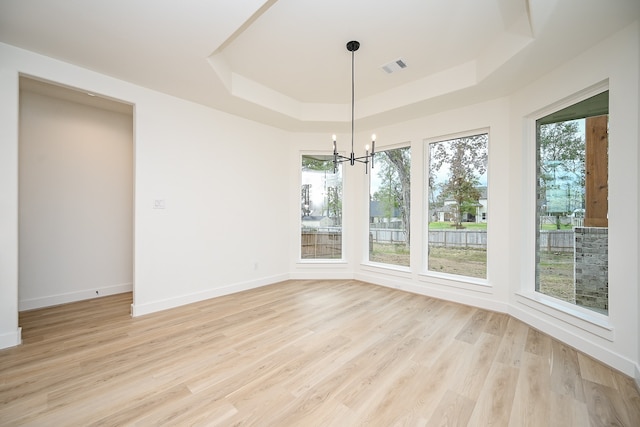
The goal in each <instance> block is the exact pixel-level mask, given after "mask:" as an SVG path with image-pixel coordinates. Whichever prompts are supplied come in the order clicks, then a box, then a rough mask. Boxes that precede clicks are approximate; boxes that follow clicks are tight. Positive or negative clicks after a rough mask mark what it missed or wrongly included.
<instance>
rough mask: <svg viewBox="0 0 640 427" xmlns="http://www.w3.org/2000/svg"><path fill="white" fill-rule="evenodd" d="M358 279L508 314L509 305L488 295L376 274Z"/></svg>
mask: <svg viewBox="0 0 640 427" xmlns="http://www.w3.org/2000/svg"><path fill="white" fill-rule="evenodd" d="M356 279H357V280H361V281H363V282H367V283H373V284H374V285H379V286H385V287H387V288H392V289H398V290H401V291H406V292H411V293H414V294H418V295H424V296H427V297H432V298H438V299H441V300H445V301H451V302H456V303H458V304H464V305H471V306H473V307H477V308H482V309H484V310H490V311H496V312H498V313H507V312H508V310H509V305H508V304H504V303H500V302H496V301H494V300H491V299H489V298H486V297H485V295H486V293H482V292H476V294H477V295H472V294H471V293H463V292H456V291H455V290H456V289H455V288H446V289H445V288H443V289H439V288H436V287H434V286H429V285H427V284H424V283H423V282H419V283H416V282H415V281H412V280H402V279H401V278H397V277H392V276H385V277H382V276H381V275H374V274H366V273H365V274H363V273H359V274H356Z"/></svg>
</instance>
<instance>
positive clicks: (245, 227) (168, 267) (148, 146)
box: [0, 44, 290, 348]
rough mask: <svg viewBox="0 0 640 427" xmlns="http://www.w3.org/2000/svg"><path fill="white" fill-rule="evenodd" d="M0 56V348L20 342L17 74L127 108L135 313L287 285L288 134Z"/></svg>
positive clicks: (1, 52)
mask: <svg viewBox="0 0 640 427" xmlns="http://www.w3.org/2000/svg"><path fill="white" fill-rule="evenodd" d="M0 58H2V61H0V194H1V195H2V197H0V348H3V347H8V346H11V345H16V344H18V343H19V342H20V329H19V325H18V216H17V214H18V107H19V102H18V89H19V88H18V77H19V74H20V73H22V74H24V75H27V76H34V77H37V78H40V79H44V80H49V81H52V82H55V83H58V84H61V85H65V86H69V87H74V88H81V89H84V90H86V91H90V92H93V93H96V94H100V95H104V96H107V97H110V98H113V99H117V100H122V101H124V102H127V103H130V104H133V105H135V110H134V111H135V113H134V141H135V151H134V187H135V199H134V211H135V219H134V244H135V249H134V273H133V274H134V306H133V308H132V309H133V312H134V314H136V315H139V314H144V313H147V312H151V311H155V310H159V309H163V308H168V307H173V306H176V305H179V304H184V303H188V302H191V301H196V300H199V299H203V298H208V297H212V296H216V295H221V294H224V293H229V292H233V291H237V290H242V289H247V288H251V287H255V286H261V285H266V284H269V283H274V282H277V281H280V280H284V279H286V278H288V264H287V259H288V254H289V245H288V240H287V239H286V238H283V235H284V233H286V232H287V230H288V228H287V224H288V223H289V218H288V212H289V211H288V209H287V203H288V201H289V193H288V185H289V182H288V178H289V176H288V170H287V168H286V167H282V164H283V163H285V162H286V159H288V158H289V153H290V149H289V139H290V136H289V135H288V134H287V133H285V132H282V131H280V130H277V129H274V128H271V127H268V126H264V125H260V124H257V123H254V122H250V121H247V120H244V119H240V118H237V117H234V116H231V115H228V114H225V113H221V112H218V111H214V110H211V109H210V108H206V107H203V106H201V105H197V104H194V103H191V102H187V101H184V100H180V99H177V98H175V97H171V96H168V95H164V94H161V93H158V92H154V91H151V90H148V89H145V88H142V87H139V86H136V85H133V84H131V83H128V82H124V81H121V80H117V79H114V78H111V77H108V76H104V75H101V74H98V73H95V72H92V71H89V70H86V69H83V68H80V67H76V66H72V65H70V64H67V63H64V62H61V61H57V60H54V59H51V58H48V57H44V56H41V55H38V54H34V53H32V52H28V51H25V50H22V49H18V48H15V47H12V46H9V45H6V44H0ZM283 159H285V160H283ZM158 199H162V200H164V201H165V204H166V208H165V209H162V210H160V209H153V207H154V201H155V200H158ZM265 206H268V207H269V209H264V207H265Z"/></svg>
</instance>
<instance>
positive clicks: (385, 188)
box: [369, 147, 411, 267]
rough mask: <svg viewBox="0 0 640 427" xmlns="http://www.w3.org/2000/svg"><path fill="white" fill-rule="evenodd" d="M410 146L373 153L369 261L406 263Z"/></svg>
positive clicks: (406, 264) (408, 223) (407, 251)
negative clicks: (374, 155) (374, 154)
mask: <svg viewBox="0 0 640 427" xmlns="http://www.w3.org/2000/svg"><path fill="white" fill-rule="evenodd" d="M410 207H411V148H410V147H402V148H395V149H392V150H385V151H379V152H377V153H376V157H375V166H374V168H373V169H371V174H370V185H369V261H373V262H380V263H384V264H393V265H400V266H407V267H408V266H409V244H410V242H411V233H410V223H411V221H410V219H411V217H410V215H411V209H410Z"/></svg>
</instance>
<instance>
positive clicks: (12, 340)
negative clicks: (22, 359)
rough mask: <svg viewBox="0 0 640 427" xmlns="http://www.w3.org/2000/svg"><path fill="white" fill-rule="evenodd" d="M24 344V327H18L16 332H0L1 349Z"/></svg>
mask: <svg viewBox="0 0 640 427" xmlns="http://www.w3.org/2000/svg"><path fill="white" fill-rule="evenodd" d="M20 344H22V328H18V329H17V330H15V331H14V332H8V333H6V334H0V349H3V348H9V347H15V346H17V345H20Z"/></svg>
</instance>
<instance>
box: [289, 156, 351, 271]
mask: <svg viewBox="0 0 640 427" xmlns="http://www.w3.org/2000/svg"><path fill="white" fill-rule="evenodd" d="M314 155H316V156H318V155H320V156H331V152H328V151H324V150H322V151H315V150H305V151H300V152H298V164H297V166H296V167H297V168H298V182H297V186H296V188H297V191H298V196H297V197H296V200H298V201H299V199H300V189H301V188H302V156H314ZM340 167H341V168H342V165H340ZM341 172H342V173H341V175H342V192H343V195H344V189H345V173H344V168H342V171H341ZM342 201H343V208H344V198H343V200H342ZM296 215H297V216H298V217H299V216H300V207H299V206H298V208H297V214H296ZM344 222H345V221H344V211H343V216H342V226H341V234H342V238H341V241H340V245H341V247H340V258H302V219H300V221H298V222H297V232H296V235H297V238H296V240H297V242H298V243H297V246H296V247H297V251H298V259H297V260H296V264H297V265H300V266H303V265H312V264H313V265H322V264H329V265H336V264H346V263H347V260H346V258H345V244H344V242H345V235H344Z"/></svg>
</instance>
